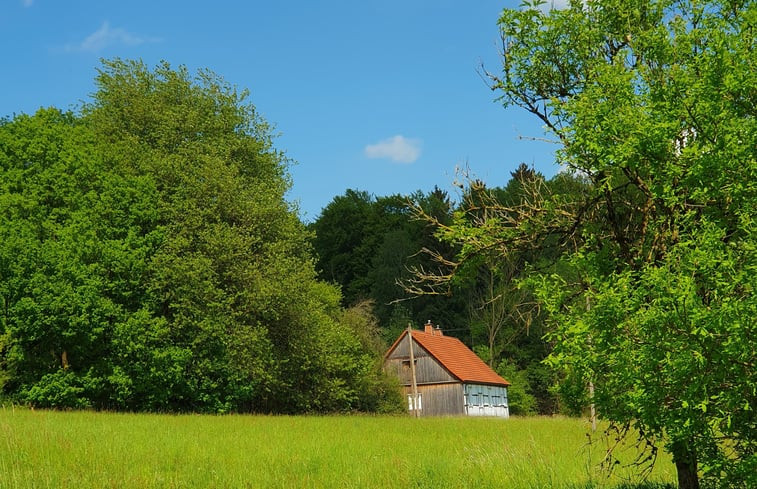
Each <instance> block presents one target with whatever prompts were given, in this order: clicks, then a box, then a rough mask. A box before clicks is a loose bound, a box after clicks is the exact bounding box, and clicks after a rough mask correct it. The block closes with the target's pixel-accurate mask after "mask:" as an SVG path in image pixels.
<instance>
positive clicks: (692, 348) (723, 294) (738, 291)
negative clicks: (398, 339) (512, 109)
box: [463, 0, 757, 487]
mask: <svg viewBox="0 0 757 489" xmlns="http://www.w3.org/2000/svg"><path fill="white" fill-rule="evenodd" d="M756 19H757V5H756V4H755V3H754V2H736V3H733V2H720V1H692V2H669V1H641V0H640V1H637V2H631V3H627V2H616V1H613V0H608V1H597V2H588V3H581V2H575V3H573V4H572V5H571V6H570V8H568V9H566V10H560V11H557V10H552V11H550V12H549V13H544V12H542V11H540V10H537V9H532V8H526V9H521V10H506V11H505V12H504V13H503V15H502V17H501V19H500V26H501V29H502V34H503V38H504V40H505V43H504V46H505V52H504V53H503V54H504V56H503V60H504V65H503V74H502V75H501V76H493V77H492V81H493V88H495V89H497V90H500V93H501V94H502V101H503V102H504V103H505V104H506V105H516V106H519V107H522V108H524V109H526V110H527V111H529V112H531V113H532V114H534V115H535V116H537V117H538V118H540V119H541V120H542V121H543V122H544V123H545V125H546V127H547V129H548V130H549V131H550V132H551V133H552V134H553V135H554V136H555V137H557V138H558V139H559V140H560V141H561V143H562V149H561V150H560V151H559V157H560V160H561V162H562V163H563V164H564V165H566V166H568V167H569V168H571V169H572V170H576V171H577V172H579V174H581V175H584V176H585V177H586V179H587V181H588V182H590V184H591V185H590V186H589V187H587V192H586V193H585V195H584V197H583V198H582V199H580V201H579V202H578V205H577V206H572V205H570V203H569V202H566V201H564V200H562V199H561V198H559V196H556V195H550V196H549V198H548V199H546V201H545V203H544V205H543V206H542V208H541V213H540V214H538V215H537V214H531V215H525V216H524V218H523V219H521V222H520V223H519V224H518V226H517V232H516V233H514V234H511V235H510V236H509V237H508V239H509V240H510V242H512V240H516V239H518V238H519V237H521V236H526V235H528V233H529V229H533V228H536V229H537V230H540V232H542V233H543V234H544V235H550V234H557V235H560V236H562V239H563V241H572V243H573V246H572V249H571V250H569V251H570V253H567V254H566V255H565V259H564V260H563V261H562V263H561V264H560V265H559V269H558V270H556V271H559V272H560V273H553V272H549V273H546V274H544V273H543V274H542V276H541V278H540V279H535V280H534V281H533V283H534V284H536V290H537V291H538V293H539V296H540V299H541V301H542V303H543V304H544V305H545V306H546V308H547V309H548V310H549V312H550V315H551V317H552V320H553V324H554V326H555V331H554V333H553V334H551V335H550V338H551V339H552V340H553V341H554V342H555V351H554V354H553V355H552V362H553V364H554V365H556V366H559V367H561V368H562V369H563V371H564V373H565V374H566V375H567V378H566V382H565V384H566V385H567V386H571V387H572V389H571V390H572V391H573V392H574V393H575V390H576V389H575V388H576V387H578V388H579V389H580V388H581V387H582V386H586V385H587V384H588V383H589V382H592V383H593V385H594V386H595V397H594V399H593V400H594V402H595V403H596V404H597V406H598V409H599V412H600V414H601V415H602V416H604V417H605V418H607V419H610V420H612V421H615V422H617V423H620V424H621V425H623V424H629V423H630V424H633V425H635V426H637V427H638V428H639V429H640V430H641V431H642V432H643V433H645V434H646V435H648V436H649V437H650V439H651V440H652V441H654V440H655V439H657V440H659V439H660V438H659V437H661V436H662V437H665V439H666V440H668V441H667V442H666V447H667V449H668V450H670V451H671V452H672V453H673V455H674V458H675V461H676V464H677V467H678V473H679V484H680V485H681V487H698V486H699V483H698V474H701V475H702V476H704V479H705V480H706V481H708V482H711V483H713V484H718V485H719V486H724V487H726V486H733V487H748V486H750V485H753V483H754V482H755V479H754V473H755V472H754V466H755V451H756V450H757V439H755V437H754V433H757V430H755V427H757V418H756V417H755V411H754V406H755V405H757V377H755V372H757V369H756V368H755V363H754V359H755V352H754V347H753V342H752V341H751V340H750V338H753V337H754V335H755V333H756V332H757V331H756V330H755V328H754V324H755V322H754V319H753V318H754V308H755V292H754V291H755V283H754V270H755V266H756V264H757V259H756V258H757V256H756V255H755V247H756V245H755V235H754V224H755V223H754V217H753V216H754V215H755V210H757V209H756V207H757V187H756V186H755V181H757V180H756V179H755V177H756V176H757V173H756V172H757V157H756V155H755V148H757V124H756V123H755V121H756V120H757V119H756V118H755V115H757V114H755V76H754V73H755V66H757V58H756V57H755V56H756V54H755V53H757V51H755V49H754V25H755V20H756ZM497 226H498V225H497V223H496V222H494V223H492V228H493V230H494V232H495V233H496V231H497V230H498V227H497ZM500 236H501V234H500ZM463 240H467V241H470V240H468V238H467V237H466V236H465V235H463ZM478 249H480V248H477V247H476V246H475V245H474V246H471V250H472V251H471V253H476V252H477V250H478ZM584 395H585V392H584ZM578 400H579V402H580V403H585V402H588V399H587V398H586V397H583V398H579V399H578ZM698 464H699V465H698ZM747 474H749V475H747Z"/></svg>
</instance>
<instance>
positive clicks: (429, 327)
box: [423, 319, 444, 336]
mask: <svg viewBox="0 0 757 489" xmlns="http://www.w3.org/2000/svg"><path fill="white" fill-rule="evenodd" d="M423 332H424V333H426V334H430V335H431V336H444V334H443V333H442V328H441V327H440V326H437V327H436V328H434V325H433V324H431V320H430V319H429V320H428V321H427V322H426V324H425V327H424V329H423Z"/></svg>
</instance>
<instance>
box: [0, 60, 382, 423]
mask: <svg viewBox="0 0 757 489" xmlns="http://www.w3.org/2000/svg"><path fill="white" fill-rule="evenodd" d="M96 84H97V91H96V93H95V94H94V96H93V100H92V102H91V103H89V104H86V105H85V106H84V108H83V110H82V113H81V114H79V115H76V114H72V113H61V112H60V111H57V110H55V109H48V110H41V111H40V112H38V113H37V114H35V115H34V116H26V115H21V116H18V117H16V118H14V119H13V120H10V121H4V122H3V123H2V125H0V174H1V177H0V185H1V186H2V187H0V277H1V278H2V281H0V284H2V285H0V287H1V288H0V297H2V309H1V310H0V311H1V312H2V314H0V317H1V318H2V323H0V326H1V328H0V338H1V340H0V371H2V376H1V377H0V378H1V379H2V381H3V383H2V386H1V387H2V390H3V392H5V393H7V394H9V395H10V396H12V397H14V398H15V399H17V400H19V401H22V402H28V403H31V404H33V405H37V406H45V407H84V406H92V407H95V408H101V409H127V410H151V411H203V412H229V411H264V412H269V411H270V412H303V411H324V412H325V411H348V410H355V409H377V408H378V405H379V404H381V403H382V402H384V397H383V396H388V397H391V396H393V395H395V394H393V393H391V392H389V389H388V388H387V389H386V390H383V391H380V392H379V393H378V394H377V393H376V392H375V389H374V388H373V387H374V386H373V384H372V382H376V383H379V384H380V383H381V382H383V377H382V374H380V372H377V371H376V369H375V368H373V367H374V365H375V362H376V358H377V355H376V354H375V352H374V351H373V350H371V349H369V348H367V347H364V346H363V344H361V343H360V341H359V340H358V339H357V337H356V336H355V335H354V334H353V332H352V331H350V330H349V329H348V328H347V327H346V326H345V325H344V324H343V323H342V314H343V313H342V311H341V309H340V307H339V300H340V295H339V292H338V291H337V290H336V289H334V288H333V287H331V286H329V285H326V284H324V283H321V282H318V281H317V280H316V276H315V270H314V267H313V262H312V259H311V255H310V252H311V251H310V248H309V246H308V234H307V232H306V230H305V228H304V226H303V225H302V224H301V223H300V222H299V220H298V219H297V217H296V214H295V212H294V209H292V208H291V207H290V206H289V204H287V203H286V201H285V200H284V194H285V192H286V190H287V189H288V176H287V174H286V164H287V161H286V160H285V159H284V158H283V156H282V154H281V153H280V152H278V151H276V150H275V149H274V148H273V146H272V141H271V136H270V131H269V127H268V125H267V123H266V122H265V121H264V120H262V119H261V118H260V117H259V116H258V115H257V113H256V112H255V109H254V107H253V106H252V105H250V104H248V103H247V102H246V100H245V98H246V95H247V94H246V92H241V93H240V92H238V91H237V90H236V89H235V88H234V87H231V86H229V85H228V84H227V83H226V82H224V81H223V80H221V79H220V78H219V77H217V76H216V75H214V74H212V73H210V72H206V71H202V72H200V73H198V74H197V75H194V76H193V75H190V74H189V73H188V71H187V70H186V69H185V68H183V67H181V68H179V69H176V70H174V69H172V68H171V67H170V66H169V65H168V64H167V63H163V64H161V65H159V66H158V67H156V68H155V69H154V70H150V69H148V68H147V67H146V66H145V65H144V64H142V63H140V62H132V61H122V60H113V61H104V62H103V65H102V67H101V69H100V71H99V75H98V77H97V80H96ZM368 396H370V397H371V398H372V399H373V401H371V402H368V403H365V402H363V399H364V398H366V397H368Z"/></svg>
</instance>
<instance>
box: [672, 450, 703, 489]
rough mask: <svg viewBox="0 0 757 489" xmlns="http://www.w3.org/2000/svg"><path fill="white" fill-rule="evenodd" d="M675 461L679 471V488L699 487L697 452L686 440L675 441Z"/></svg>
mask: <svg viewBox="0 0 757 489" xmlns="http://www.w3.org/2000/svg"><path fill="white" fill-rule="evenodd" d="M672 448H673V450H672V451H673V462H674V463H675V464H676V471H677V472H678V489H699V474H698V473H697V454H696V452H695V451H694V449H693V448H691V447H689V446H688V444H687V443H686V442H685V441H677V442H674V443H673V447H672Z"/></svg>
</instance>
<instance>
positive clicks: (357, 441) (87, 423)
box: [0, 408, 674, 489]
mask: <svg viewBox="0 0 757 489" xmlns="http://www.w3.org/2000/svg"><path fill="white" fill-rule="evenodd" d="M586 433H587V427H586V425H585V423H583V422H582V421H580V420H574V419H562V418H555V419H552V418H520V419H518V418H511V419H509V420H501V419H481V418H436V419H413V418H406V417H370V416H334V417H269V416H192V415H182V416H172V415H137V414H106V413H92V412H52V411H29V410H25V409H18V408H3V409H0V488H3V489H5V488H64V487H70V488H101V487H114V488H127V487H128V488H148V487H150V488H153V487H160V488H163V487H165V488H185V487H186V488H195V487H197V488H200V487H202V488H245V487H247V488H394V487H403V488H405V487H414V488H425V487H428V488H464V487H477V488H478V487H486V488H492V487H502V488H509V489H519V488H542V487H545V488H546V487H554V488H566V489H568V488H571V489H578V488H581V489H583V488H605V487H608V488H609V487H620V486H621V485H624V484H627V483H628V482H629V481H630V482H635V481H634V479H633V478H632V471H629V470H625V469H622V468H620V469H618V470H616V472H615V473H614V475H613V476H611V477H609V478H608V476H607V474H605V473H602V472H600V471H598V469H597V467H596V465H597V463H598V461H599V460H600V458H601V457H602V456H603V449H602V446H600V445H596V444H593V445H591V446H589V445H587V436H586ZM627 455H628V457H627V458H628V460H629V461H630V459H631V458H633V454H630V453H629V454H627ZM650 480H651V481H653V482H652V483H651V484H648V485H646V486H644V487H657V485H656V484H657V483H669V482H670V481H673V480H674V472H673V467H672V465H671V464H670V462H669V460H661V461H659V462H658V467H657V468H656V469H655V472H654V473H653V474H652V478H651V479H650Z"/></svg>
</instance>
